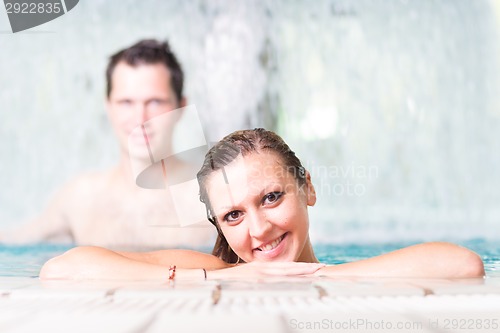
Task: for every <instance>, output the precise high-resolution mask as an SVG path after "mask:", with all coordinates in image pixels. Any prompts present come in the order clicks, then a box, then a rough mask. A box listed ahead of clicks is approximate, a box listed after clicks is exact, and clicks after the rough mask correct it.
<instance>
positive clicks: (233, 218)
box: [224, 210, 241, 222]
mask: <svg viewBox="0 0 500 333" xmlns="http://www.w3.org/2000/svg"><path fill="white" fill-rule="evenodd" d="M240 215H241V212H240V211H237V210H233V211H232V212H229V213H227V214H226V215H225V216H224V221H227V222H234V221H236V220H237V219H239V218H240Z"/></svg>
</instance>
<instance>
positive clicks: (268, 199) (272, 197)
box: [262, 192, 283, 204]
mask: <svg viewBox="0 0 500 333" xmlns="http://www.w3.org/2000/svg"><path fill="white" fill-rule="evenodd" d="M282 195H283V192H271V193H268V194H266V195H265V196H264V198H263V200H262V203H263V204H266V203H274V202H276V201H278V199H279V198H281V196H282Z"/></svg>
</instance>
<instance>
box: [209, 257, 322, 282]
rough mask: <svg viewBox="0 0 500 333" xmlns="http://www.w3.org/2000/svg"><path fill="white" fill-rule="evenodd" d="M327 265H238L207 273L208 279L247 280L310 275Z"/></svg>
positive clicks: (272, 263) (267, 263) (286, 263)
mask: <svg viewBox="0 0 500 333" xmlns="http://www.w3.org/2000/svg"><path fill="white" fill-rule="evenodd" d="M323 267H325V264H318V263H305V262H259V261H254V262H251V263H248V264H238V265H235V266H234V267H230V268H224V269H219V270H213V271H207V279H209V280H216V279H232V278H234V279H245V278H256V277H257V278H258V277H266V276H291V275H309V274H313V273H315V272H316V271H317V270H319V269H320V268H323Z"/></svg>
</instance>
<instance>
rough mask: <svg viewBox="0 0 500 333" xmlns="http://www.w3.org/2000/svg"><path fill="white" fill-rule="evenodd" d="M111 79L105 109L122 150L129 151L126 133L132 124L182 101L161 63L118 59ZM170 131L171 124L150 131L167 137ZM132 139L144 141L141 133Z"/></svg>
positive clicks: (161, 112)
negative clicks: (158, 129) (131, 64)
mask: <svg viewBox="0 0 500 333" xmlns="http://www.w3.org/2000/svg"><path fill="white" fill-rule="evenodd" d="M111 82H112V89H111V92H110V95H109V98H108V101H107V110H108V115H109V119H110V121H111V125H112V126H113V129H114V130H115V133H116V136H117V138H118V141H119V143H120V148H121V149H122V151H123V152H128V137H129V134H130V133H131V132H132V130H133V129H134V128H136V127H137V126H140V125H142V124H144V123H145V122H147V121H148V120H150V119H152V118H154V117H156V116H159V115H161V114H164V113H166V112H169V111H172V110H174V109H177V108H179V107H181V106H184V105H183V104H184V101H178V100H177V97H176V95H175V92H174V90H173V88H172V86H171V77H170V71H169V70H168V69H167V68H166V67H165V65H163V64H160V63H158V64H144V65H138V66H136V67H132V66H130V65H128V64H126V63H124V62H120V63H118V65H117V66H116V67H115V70H114V72H113V75H112V77H111ZM151 123H152V122H149V124H151ZM173 125H174V124H172V126H173ZM134 133H135V132H134ZM160 133H161V134H160ZM171 133H172V128H164V129H161V131H156V133H155V132H154V131H151V130H150V131H149V135H151V136H154V135H155V134H157V135H165V134H166V135H167V136H168V137H167V138H166V139H167V140H171ZM134 139H137V144H141V143H143V142H144V137H143V136H142V135H141V136H139V135H137V138H131V142H134ZM151 139H152V138H151Z"/></svg>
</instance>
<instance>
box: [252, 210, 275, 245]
mask: <svg viewBox="0 0 500 333" xmlns="http://www.w3.org/2000/svg"><path fill="white" fill-rule="evenodd" d="M246 220H247V221H248V224H249V225H248V230H249V233H250V236H251V237H253V238H256V239H261V238H265V237H266V235H267V234H268V233H269V231H270V230H271V229H272V223H271V222H270V221H269V220H268V219H267V216H266V214H259V213H258V212H253V213H250V214H248V212H247V217H246Z"/></svg>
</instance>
